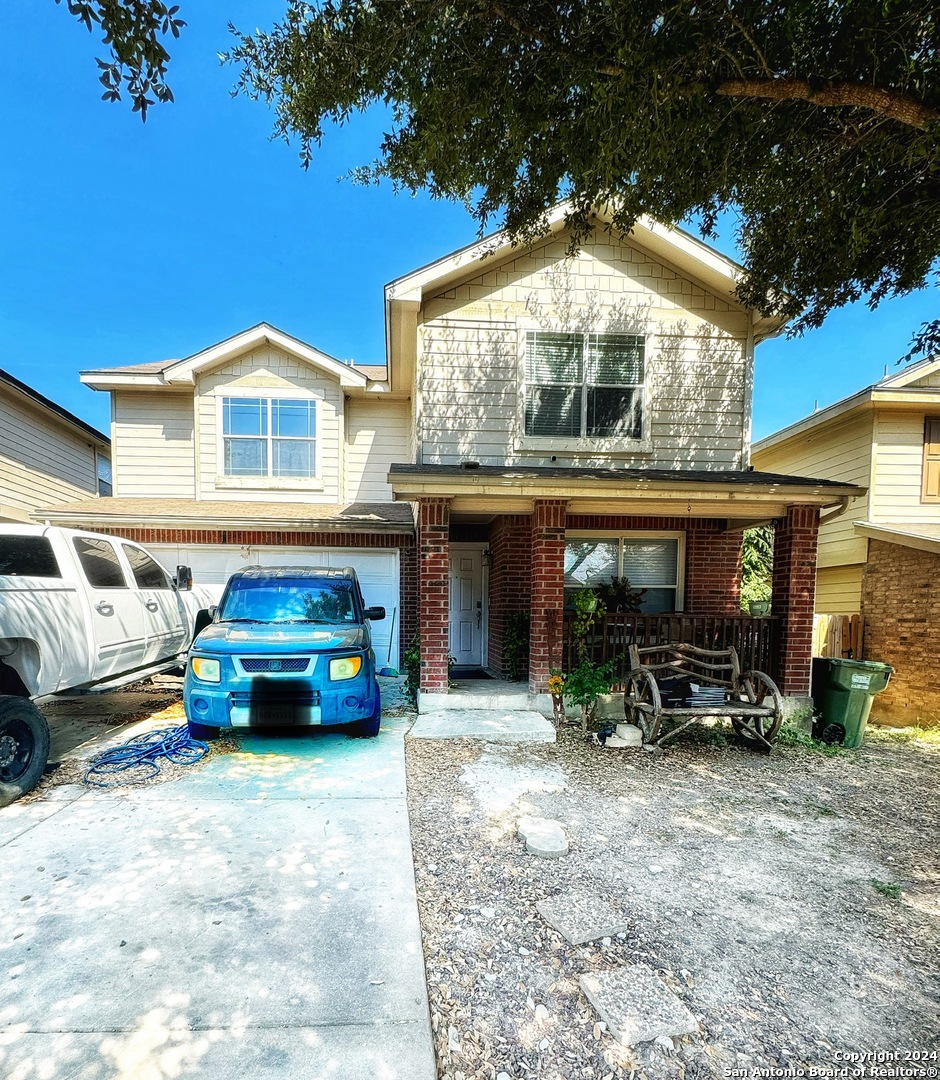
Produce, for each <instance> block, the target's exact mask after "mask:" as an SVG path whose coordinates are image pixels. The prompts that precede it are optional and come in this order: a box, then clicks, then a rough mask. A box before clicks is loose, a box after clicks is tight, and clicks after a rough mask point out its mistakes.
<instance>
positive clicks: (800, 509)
mask: <svg viewBox="0 0 940 1080" xmlns="http://www.w3.org/2000/svg"><path fill="white" fill-rule="evenodd" d="M818 531H819V508H818V507H815V506H791V507H789V509H788V510H787V516H786V517H785V518H782V519H781V520H780V521H778V522H777V524H776V528H775V531H774V574H773V609H772V610H773V614H774V615H778V616H779V617H780V641H779V662H778V663H779V666H778V676H779V677H778V680H777V681H778V683H779V686H780V689H781V691H782V692H783V693H784V694H798V695H807V694H809V683H810V666H811V660H812V653H813V609H814V606H815V599H816V537H817V533H818Z"/></svg>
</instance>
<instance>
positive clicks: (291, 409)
mask: <svg viewBox="0 0 940 1080" xmlns="http://www.w3.org/2000/svg"><path fill="white" fill-rule="evenodd" d="M316 439H317V404H316V402H315V401H310V400H309V399H306V398H247V397H245V398H243V397H231V398H229V397H227V398H223V399H222V455H223V466H222V468H223V473H224V475H225V476H255V477H270V476H280V477H295V478H301V479H305V480H306V479H312V478H313V477H315V476H316V461H317V455H316Z"/></svg>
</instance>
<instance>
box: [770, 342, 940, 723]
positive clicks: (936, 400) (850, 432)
mask: <svg viewBox="0 0 940 1080" xmlns="http://www.w3.org/2000/svg"><path fill="white" fill-rule="evenodd" d="M753 460H754V462H755V465H756V466H757V467H758V468H760V469H770V470H777V471H784V472H791V471H794V472H811V473H812V474H813V475H818V476H825V477H829V478H830V479H833V480H840V481H843V482H845V483H854V484H858V485H861V486H862V487H864V488H866V489H867V491H866V492H865V493H864V494H862V495H859V496H857V497H855V498H853V499H851V500H849V502H848V504H847V506H846V509H845V512H844V513H841V514H839V515H838V516H834V517H833V518H832V520H830V521H825V522H823V524H822V525H821V526H820V530H819V550H818V561H817V573H816V611H817V612H819V613H821V614H826V615H853V614H861V616H862V624H863V656H864V658H865V659H870V660H882V661H886V662H888V663H890V664H892V665H894V667H895V669H896V674H895V676H894V677H893V679H892V681H891V683H890V685H889V686H888V689H887V690H886V691H885V692H884V693H882V694H879V695H878V697H877V698H876V699H875V701H874V704H873V707H872V713H873V715H874V716H876V717H877V718H880V719H885V720H896V721H898V720H899V721H903V722H908V723H913V722H915V721H917V720H922V721H936V720H937V718H940V689H938V688H937V685H936V679H935V678H934V672H935V668H936V660H935V653H934V632H935V630H936V627H937V625H938V622H940V584H938V582H940V357H933V358H930V359H927V360H922V361H920V362H919V363H916V364H911V365H909V366H908V367H906V368H904V369H903V370H901V371H899V372H896V373H895V374H893V375H888V376H886V377H885V378H884V379H882V380H881V381H880V382H877V383H875V384H874V385H873V386H869V387H866V388H865V389H864V390H860V391H859V392H858V393H856V394H852V395H851V396H849V397H847V398H844V399H843V400H842V401H837V402H835V404H833V405H829V406H827V407H826V408H824V409H820V410H819V411H818V412H815V413H813V414H812V415H811V416H807V417H805V418H804V419H802V420H798V421H797V422H796V423H794V424H790V425H789V426H788V427H785V428H783V429H781V430H780V431H777V432H775V433H774V434H773V435H768V436H767V437H766V438H764V439H761V440H760V441H759V442H757V443H755V445H754V451H753Z"/></svg>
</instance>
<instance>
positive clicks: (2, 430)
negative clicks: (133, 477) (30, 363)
mask: <svg viewBox="0 0 940 1080" xmlns="http://www.w3.org/2000/svg"><path fill="white" fill-rule="evenodd" d="M110 477H111V444H110V440H109V439H108V437H107V435H104V434H102V433H101V432H100V431H98V430H97V429H96V428H93V427H92V426H91V425H90V424H86V423H85V422H84V420H79V418H78V417H77V416H73V415H72V413H70V412H69V411H68V410H67V409H63V408H62V406H61V405H56V403H55V402H54V401H50V400H49V399H48V398H46V397H43V395H42V394H40V393H38V392H37V391H36V390H33V388H32V387H30V386H27V385H26V384H25V383H23V382H20V380H19V379H15V378H14V377H13V376H12V375H10V374H8V373H7V372H5V371H0V521H30V520H32V519H31V517H30V515H31V514H33V513H34V512H35V511H39V510H42V509H43V508H45V507H47V506H52V505H53V504H55V505H61V504H62V503H64V502H71V501H74V500H79V499H87V498H88V496H89V495H96V494H99V493H100V494H102V495H110V494H111V486H110Z"/></svg>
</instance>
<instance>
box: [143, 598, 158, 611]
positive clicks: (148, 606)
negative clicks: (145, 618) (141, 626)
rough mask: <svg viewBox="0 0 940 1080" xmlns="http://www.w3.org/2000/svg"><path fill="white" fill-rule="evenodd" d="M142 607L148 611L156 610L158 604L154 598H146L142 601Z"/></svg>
mask: <svg viewBox="0 0 940 1080" xmlns="http://www.w3.org/2000/svg"><path fill="white" fill-rule="evenodd" d="M144 607H145V608H146V609H147V610H148V611H157V610H158V609H159V607H160V605H159V604H158V603H157V602H156V600H147V601H145V602H144Z"/></svg>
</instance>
